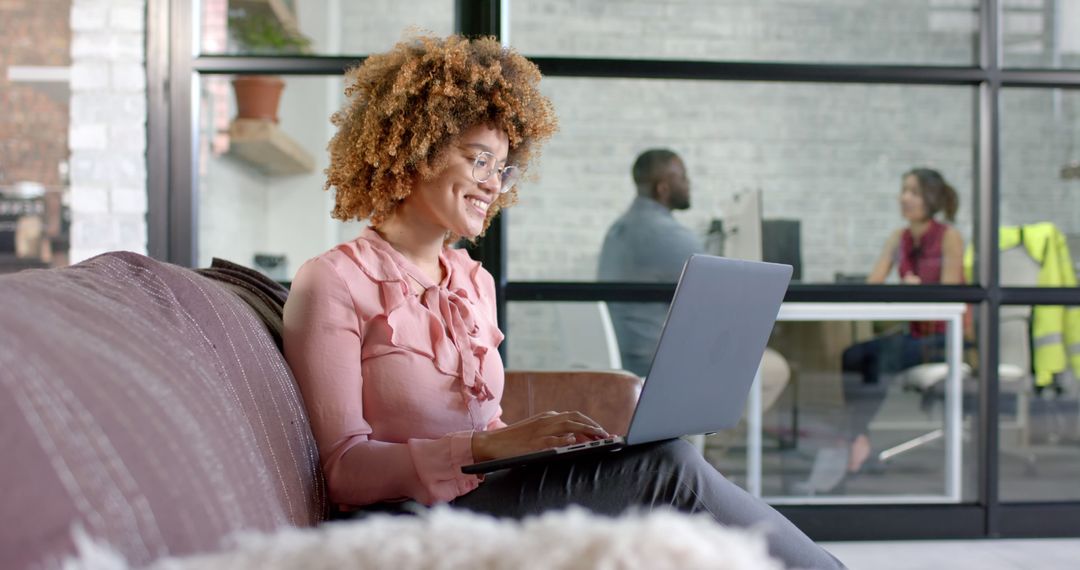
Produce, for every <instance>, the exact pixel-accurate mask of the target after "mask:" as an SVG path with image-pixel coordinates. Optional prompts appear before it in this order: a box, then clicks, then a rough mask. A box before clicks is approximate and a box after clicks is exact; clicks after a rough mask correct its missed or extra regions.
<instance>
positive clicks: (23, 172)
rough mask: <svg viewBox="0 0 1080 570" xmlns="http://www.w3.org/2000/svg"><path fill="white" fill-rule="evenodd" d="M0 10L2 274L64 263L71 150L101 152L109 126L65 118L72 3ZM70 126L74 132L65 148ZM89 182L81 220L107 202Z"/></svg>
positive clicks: (87, 91) (97, 90) (87, 86)
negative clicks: (92, 193)
mask: <svg viewBox="0 0 1080 570" xmlns="http://www.w3.org/2000/svg"><path fill="white" fill-rule="evenodd" d="M0 12H3V14H4V17H3V18H0V54H2V55H0V109H2V111H0V273H7V272H12V271H18V270H21V269H27V268H44V267H57V266H62V265H67V264H68V252H69V242H70V240H69V235H70V232H69V227H70V225H71V217H70V212H69V203H70V195H71V189H70V182H69V176H68V165H69V163H70V162H71V159H72V154H71V148H72V147H74V146H77V147H78V151H79V158H80V159H81V160H83V161H84V162H83V163H82V164H85V161H86V160H93V159H99V158H101V152H100V151H101V150H102V149H100V148H97V147H98V144H99V143H100V145H102V146H104V144H105V139H106V138H107V136H108V134H107V131H106V130H105V129H107V124H105V123H104V122H103V121H102V120H100V119H99V118H97V117H91V116H90V114H89V113H83V114H80V116H79V118H80V119H81V120H80V121H78V122H77V123H76V124H72V121H71V115H70V112H69V109H70V103H71V99H72V89H71V87H70V85H69V78H70V77H71V64H72V60H71V44H72V37H71V35H72V34H71V26H70V17H69V14H70V12H71V2H70V1H66V0H59V1H58V0H46V1H41V2H18V3H15V4H9V5H7V6H4V7H3V8H2V9H0ZM44 39H47V40H48V41H43V40H44ZM79 53H80V55H82V51H80V52H79ZM81 63H86V62H85V61H83V62H81ZM93 63H94V64H96V66H97V67H95V69H97V68H104V69H108V67H106V65H107V62H104V63H102V62H101V61H100V60H96V61H94V62H93ZM83 69H84V68H80V70H83ZM107 83H108V81H106V84H107ZM78 90H79V93H78V94H77V95H78V96H79V97H80V101H85V98H87V97H89V98H104V97H107V94H106V93H101V91H102V90H104V91H108V86H107V85H100V84H95V82H93V81H83V82H82V83H81V84H80V85H79V89H78ZM84 108H85V106H84ZM72 128H75V130H74V131H73V132H74V133H75V136H77V137H78V138H77V139H75V141H74V142H73V144H72V145H70V146H69V140H68V132H69V129H72ZM89 178H90V177H89V176H83V179H82V182H83V183H84V184H86V182H88V181H89ZM93 182H95V184H94V185H95V186H96V188H94V189H90V188H87V189H86V190H87V191H88V193H87V196H86V198H87V199H86V200H84V201H83V202H82V205H83V206H84V208H85V209H86V213H87V216H85V217H84V220H85V219H89V218H93V217H94V216H95V215H96V216H100V215H101V213H102V212H107V210H108V208H109V205H108V204H107V203H102V202H107V198H108V195H107V190H103V189H102V186H103V184H101V183H100V182H99V181H98V180H96V179H95V180H93ZM88 186H89V185H88ZM91 191H95V192H96V193H98V194H100V196H97V195H96V194H95V195H90V192H91ZM96 198H100V200H96Z"/></svg>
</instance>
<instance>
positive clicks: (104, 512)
mask: <svg viewBox="0 0 1080 570" xmlns="http://www.w3.org/2000/svg"><path fill="white" fill-rule="evenodd" d="M0 331H2V334H3V339H2V341H0V458H3V459H2V460H0V461H2V462H3V464H4V466H3V468H2V469H0V489H3V494H4V499H3V500H2V501H0V528H2V529H3V530H2V532H0V567H3V568H21V567H25V566H28V565H34V566H38V565H41V566H43V567H54V566H55V565H56V564H57V563H58V562H59V561H60V560H61V559H62V557H63V556H65V555H67V554H68V553H71V552H73V546H72V542H71V532H70V528H71V526H72V524H73V523H74V524H79V525H81V526H82V527H83V528H84V529H85V530H86V531H87V532H88V533H89V534H90V535H91V536H92V537H95V538H98V539H100V540H103V541H105V542H108V543H110V544H112V545H114V546H115V547H116V548H117V549H118V550H119V551H120V552H122V553H123V554H124V555H125V556H126V557H127V559H128V561H129V562H131V563H133V564H144V563H147V562H149V561H151V560H153V559H155V558H158V557H160V556H165V555H183V554H188V553H193V552H203V551H208V550H213V549H215V548H217V547H219V545H220V544H221V540H222V538H224V537H225V536H226V535H228V534H230V533H232V532H234V531H237V530H240V529H259V530H270V529H273V528H276V527H279V526H282V525H300V526H305V525H312V524H315V523H316V522H318V521H319V520H321V518H322V517H323V514H324V512H325V508H326V504H325V490H324V487H323V479H322V474H321V472H320V471H319V462H318V455H317V451H316V448H315V445H314V441H313V439H312V436H311V431H310V428H309V427H308V423H307V419H306V416H305V413H304V409H303V405H302V401H301V399H300V394H299V391H298V390H297V388H296V385H295V383H294V381H293V378H292V374H291V373H290V372H289V369H288V367H287V366H286V364H285V360H284V358H282V356H281V354H280V352H278V350H277V347H276V346H275V345H274V342H273V339H272V338H271V336H270V334H269V333H268V332H267V330H266V328H265V327H264V325H263V324H262V322H261V321H260V320H259V318H258V316H257V315H256V314H255V313H254V312H253V311H252V310H251V308H250V307H248V306H247V305H246V304H244V303H243V302H242V301H241V300H240V299H239V298H238V297H236V296H235V295H234V294H233V293H231V292H229V291H228V290H226V289H225V288H223V287H221V286H220V285H219V284H217V283H214V282H213V281H210V280H208V279H206V278H205V277H202V276H200V275H198V274H196V273H195V272H194V271H190V270H187V269H183V268H180V267H177V266H174V265H169V264H164V263H159V262H156V261H154V260H152V259H149V258H147V257H144V256H140V255H137V254H134V253H127V252H118V253H110V254H105V255H102V256H99V257H96V258H94V259H91V260H89V261H86V262H83V263H80V264H78V265H75V266H72V267H68V268H64V269H53V270H32V271H24V272H22V273H17V274H14V275H6V276H0Z"/></svg>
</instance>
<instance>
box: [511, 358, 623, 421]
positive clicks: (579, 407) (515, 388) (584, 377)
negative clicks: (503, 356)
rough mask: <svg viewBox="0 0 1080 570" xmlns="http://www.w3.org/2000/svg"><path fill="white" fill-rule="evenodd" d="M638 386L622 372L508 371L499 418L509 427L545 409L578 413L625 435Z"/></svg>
mask: <svg viewBox="0 0 1080 570" xmlns="http://www.w3.org/2000/svg"><path fill="white" fill-rule="evenodd" d="M641 384H642V380H641V378H639V377H638V376H637V375H635V374H632V373H630V372H626V371H623V370H557V371H551V370H543V371H540V370H507V371H506V388H505V390H504V392H503V398H502V408H503V415H502V418H503V421H505V422H506V423H508V424H510V423H514V422H516V421H518V420H522V419H525V418H527V417H529V416H531V415H533V414H537V413H540V412H546V411H548V410H555V411H579V412H581V413H583V414H585V415H587V416H589V417H590V418H592V419H594V420H596V421H597V422H598V423H599V424H600V425H602V426H604V429H606V430H608V431H609V432H611V433H614V434H620V435H625V434H626V430H627V428H629V427H630V418H631V416H633V414H634V406H635V405H636V404H637V399H638V395H639V394H640V393H641Z"/></svg>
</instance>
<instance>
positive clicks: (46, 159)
mask: <svg viewBox="0 0 1080 570" xmlns="http://www.w3.org/2000/svg"><path fill="white" fill-rule="evenodd" d="M70 5H71V1H70V0H36V1H31V0H18V1H14V0H0V46H2V47H0V186H8V185H11V184H14V183H16V182H20V181H32V182H38V183H41V184H43V185H45V186H47V187H57V186H60V185H62V183H63V180H62V176H61V173H60V165H61V164H62V163H64V162H66V160H67V158H68V156H67V155H68V151H67V146H68V145H67V134H68V133H67V131H68V105H67V101H63V100H57V99H56V98H53V97H50V96H49V95H48V94H47V93H46V92H45V91H43V90H40V89H36V88H34V87H32V86H29V85H25V84H18V83H12V82H10V81H8V68H9V67H11V66H66V65H68V63H69V61H70V60H69V47H68V46H69V42H70V39H71V34H70V33H69V31H68V30H69V28H68V10H69V7H70Z"/></svg>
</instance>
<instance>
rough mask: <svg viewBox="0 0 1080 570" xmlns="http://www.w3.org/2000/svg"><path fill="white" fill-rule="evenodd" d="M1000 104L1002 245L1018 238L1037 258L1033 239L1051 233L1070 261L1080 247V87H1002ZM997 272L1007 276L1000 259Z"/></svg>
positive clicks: (1012, 244)
mask: <svg viewBox="0 0 1080 570" xmlns="http://www.w3.org/2000/svg"><path fill="white" fill-rule="evenodd" d="M1001 106H1002V114H1001V180H1002V182H1001V223H1002V226H1003V227H1002V230H1001V232H1002V236H1001V238H1002V244H1001V245H1002V248H1005V249H1008V247H1007V246H1015V245H1020V244H1021V241H1023V242H1024V244H1025V245H1026V246H1027V247H1029V248H1030V249H1031V252H1032V254H1033V255H1034V256H1036V257H1038V258H1040V259H1041V258H1042V255H1043V254H1042V252H1040V251H1037V249H1038V248H1037V247H1036V245H1037V244H1036V242H1035V241H1032V240H1047V239H1050V236H1052V237H1053V240H1052V241H1053V242H1055V243H1057V242H1063V243H1062V247H1059V248H1055V250H1056V252H1057V253H1058V255H1060V256H1061V257H1062V258H1066V259H1070V260H1071V264H1072V265H1074V267H1075V264H1076V259H1077V258H1076V252H1077V251H1080V197H1078V196H1077V188H1080V90H1075V89H1072V90H1069V89H1003V90H1002V92H1001ZM1047 232H1049V233H1047ZM1044 234H1045V235H1044ZM1022 238H1023V240H1022ZM1004 261H1005V260H1004V259H1003V262H1004ZM1018 263H1019V262H1018ZM1068 264H1069V263H1066V265H1068ZM1020 266H1021V267H1022V266H1023V264H1022V263H1020ZM1001 276H1002V280H1003V281H1004V280H1006V279H1007V278H1008V275H1007V273H1006V268H1005V267H1004V265H1003V266H1002V269H1001ZM1074 283H1075V282H1074ZM1041 284H1042V285H1048V286H1062V285H1071V283H1064V282H1058V283H1052V282H1049V281H1047V282H1044V283H1041Z"/></svg>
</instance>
